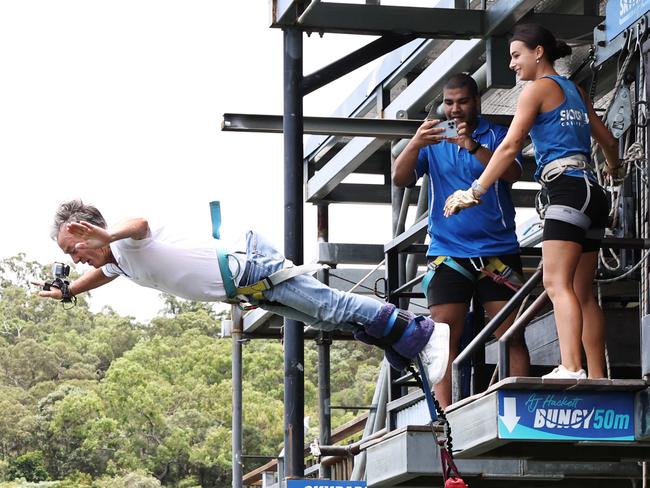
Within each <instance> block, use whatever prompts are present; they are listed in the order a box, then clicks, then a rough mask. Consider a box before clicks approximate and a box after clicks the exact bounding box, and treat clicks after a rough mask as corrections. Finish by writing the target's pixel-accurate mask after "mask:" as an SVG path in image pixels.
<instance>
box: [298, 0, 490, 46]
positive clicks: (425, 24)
mask: <svg viewBox="0 0 650 488" xmlns="http://www.w3.org/2000/svg"><path fill="white" fill-rule="evenodd" d="M484 14H485V12H483V11H482V10H465V9H448V8H423V7H397V6H388V5H383V6H382V5H358V4H351V3H327V2H320V1H312V3H311V4H310V5H309V6H308V7H307V8H306V9H305V11H304V12H303V13H302V14H301V15H300V17H299V18H298V21H297V22H296V25H297V26H298V27H299V28H300V29H302V30H305V31H313V32H333V33H339V34H367V35H383V34H389V33H396V32H397V33H400V34H412V35H415V36H416V37H435V38H438V39H469V38H472V37H481V36H482V35H483V34H484V32H483V17H484Z"/></svg>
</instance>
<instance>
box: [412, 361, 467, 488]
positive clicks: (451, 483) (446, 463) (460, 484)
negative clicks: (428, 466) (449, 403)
mask: <svg viewBox="0 0 650 488" xmlns="http://www.w3.org/2000/svg"><path fill="white" fill-rule="evenodd" d="M416 363H417V367H418V371H419V373H418V371H416V370H415V368H414V367H413V365H412V364H411V365H409V368H408V369H409V371H410V372H411V375H412V376H413V379H414V380H415V382H416V383H417V384H418V386H419V387H420V388H421V389H422V391H423V392H424V398H425V400H426V403H427V408H428V410H429V416H430V417H431V422H430V424H429V426H430V427H431V433H432V434H433V438H434V440H435V442H436V444H437V446H438V449H439V451H440V465H441V471H442V477H443V479H444V482H445V484H444V488H468V485H467V483H465V481H463V478H462V477H461V474H460V471H459V470H458V467H457V466H456V463H455V462H454V456H453V445H452V437H451V425H450V424H449V420H447V416H446V415H445V411H444V410H443V409H442V408H441V407H440V404H439V403H438V401H437V400H436V399H435V397H434V395H433V392H432V391H431V387H430V386H429V379H428V378H427V373H426V368H425V366H424V364H423V363H422V359H420V356H419V355H418V356H417V360H416ZM435 423H438V424H439V425H441V426H442V428H443V435H442V437H441V438H439V437H438V434H437V433H436V430H435V427H434V424H435Z"/></svg>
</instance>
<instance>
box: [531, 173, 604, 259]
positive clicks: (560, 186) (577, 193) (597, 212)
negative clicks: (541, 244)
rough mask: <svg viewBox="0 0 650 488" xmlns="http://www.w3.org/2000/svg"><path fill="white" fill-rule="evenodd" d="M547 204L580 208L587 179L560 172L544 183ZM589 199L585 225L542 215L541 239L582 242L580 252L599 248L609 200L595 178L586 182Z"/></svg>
mask: <svg viewBox="0 0 650 488" xmlns="http://www.w3.org/2000/svg"><path fill="white" fill-rule="evenodd" d="M545 191H546V193H547V198H548V203H549V205H565V206H567V207H572V208H575V209H578V210H580V209H581V208H582V207H583V206H584V204H585V201H586V199H587V182H586V181H585V179H584V178H578V177H575V176H567V175H561V176H559V177H557V178H556V179H554V180H553V181H550V182H549V183H546V189H545ZM589 193H590V195H589V203H588V205H587V208H586V209H585V210H584V213H585V215H587V217H589V218H590V219H591V223H590V225H589V228H588V229H583V228H582V227H580V226H578V225H574V224H570V223H568V222H563V221H561V220H555V219H550V218H545V219H544V234H543V238H544V240H545V241H554V240H555V241H572V242H577V243H579V244H582V252H593V251H597V250H598V249H599V248H600V241H601V240H602V238H603V235H604V234H605V228H606V227H607V221H608V218H609V201H608V199H607V194H606V193H605V190H603V189H602V187H601V186H600V185H599V184H598V183H595V182H591V184H590V185H589Z"/></svg>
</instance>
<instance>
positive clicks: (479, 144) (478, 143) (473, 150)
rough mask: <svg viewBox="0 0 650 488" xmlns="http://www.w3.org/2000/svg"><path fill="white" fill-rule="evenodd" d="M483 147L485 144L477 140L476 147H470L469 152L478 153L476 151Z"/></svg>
mask: <svg viewBox="0 0 650 488" xmlns="http://www.w3.org/2000/svg"><path fill="white" fill-rule="evenodd" d="M482 147H483V146H481V143H480V142H478V141H477V142H476V147H475V148H474V149H469V150H468V151H467V152H468V153H470V154H476V151H478V150H479V149H481V148H482Z"/></svg>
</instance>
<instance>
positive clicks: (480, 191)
mask: <svg viewBox="0 0 650 488" xmlns="http://www.w3.org/2000/svg"><path fill="white" fill-rule="evenodd" d="M469 189H470V190H472V193H474V195H475V196H478V197H481V196H483V195H485V194H486V193H487V190H486V189H485V188H483V187H482V186H481V184H480V183H479V182H478V180H474V181H472V186H470V187H469Z"/></svg>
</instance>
